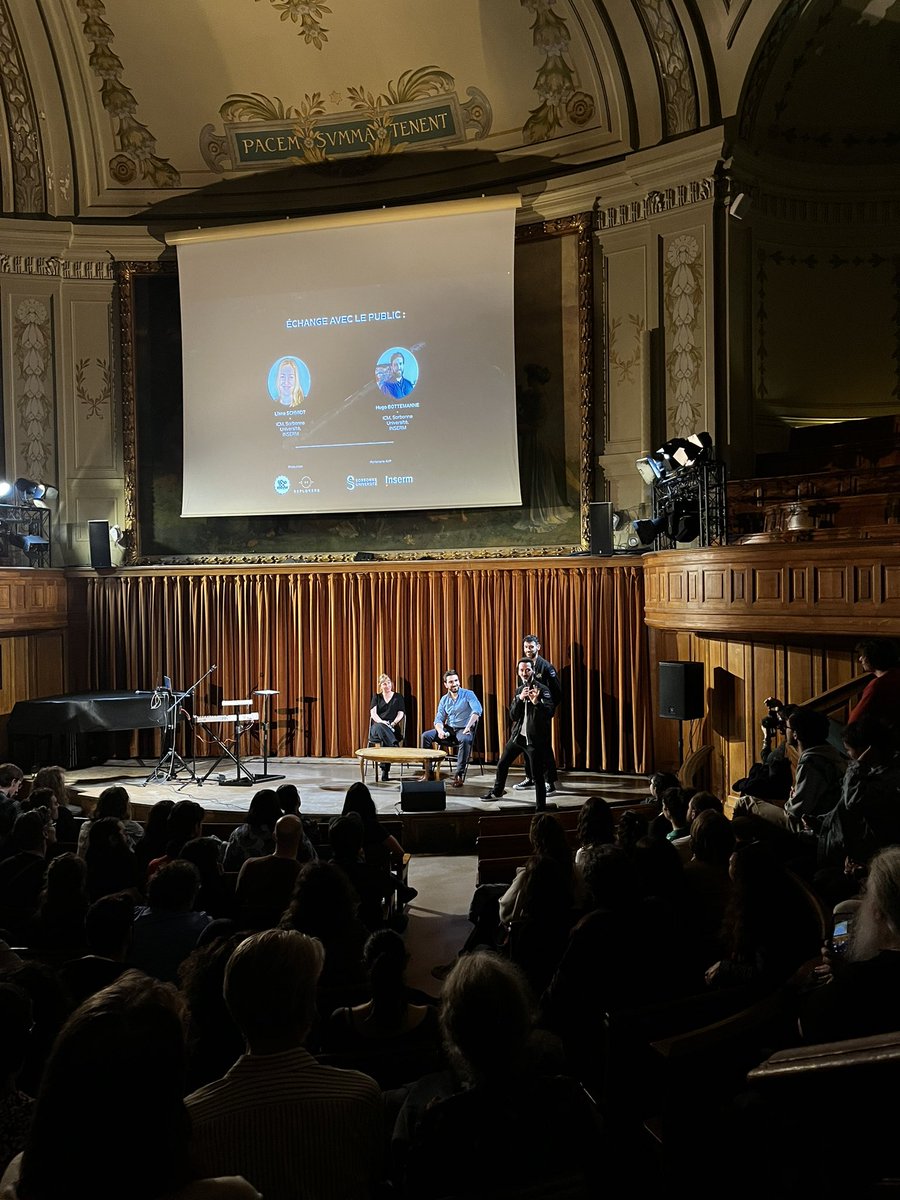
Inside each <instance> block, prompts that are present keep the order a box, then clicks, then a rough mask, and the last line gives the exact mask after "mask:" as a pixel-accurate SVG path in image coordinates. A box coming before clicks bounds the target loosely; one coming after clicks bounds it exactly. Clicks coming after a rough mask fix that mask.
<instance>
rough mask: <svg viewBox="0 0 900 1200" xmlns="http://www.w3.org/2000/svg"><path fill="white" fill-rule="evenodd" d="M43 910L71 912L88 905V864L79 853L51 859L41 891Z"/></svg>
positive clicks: (61, 855) (83, 908)
mask: <svg viewBox="0 0 900 1200" xmlns="http://www.w3.org/2000/svg"><path fill="white" fill-rule="evenodd" d="M40 906H41V910H42V911H43V912H49V911H51V910H52V911H55V912H63V913H65V912H71V911H73V910H74V911H77V910H78V909H80V910H81V911H82V912H84V910H85V907H86V906H87V865H86V864H85V861H84V859H83V858H79V857H78V855H77V854H71V853H66V854H58V855H57V856H56V858H53V859H51V860H50V864H49V865H48V867H47V878H46V879H45V881H44V890H43V892H42V893H41V905H40Z"/></svg>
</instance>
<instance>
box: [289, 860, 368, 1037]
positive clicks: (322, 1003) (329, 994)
mask: <svg viewBox="0 0 900 1200" xmlns="http://www.w3.org/2000/svg"><path fill="white" fill-rule="evenodd" d="M281 928H282V929H295V930H297V931H298V932H299V933H305V934H307V935H308V936H309V937H313V938H318V940H319V941H320V942H321V943H322V945H323V946H324V947H325V965H324V967H323V968H322V970H321V973H319V972H317V975H318V977H319V990H320V997H319V1009H320V1012H321V1015H322V1018H323V1020H324V1019H325V1018H327V1017H328V1016H330V1015H331V1013H332V1012H333V1011H334V1009H335V1008H338V1007H340V1005H342V1004H347V1003H355V1002H356V1000H357V999H362V996H361V995H360V992H361V990H362V989H363V988H364V985H365V978H366V977H365V970H364V968H363V961H362V955H363V947H364V946H365V944H366V937H367V933H366V928H365V926H364V925H363V924H362V922H361V921H360V920H359V918H358V917H357V916H356V896H355V895H354V892H353V889H352V888H351V886H350V884H349V883H348V881H347V877H346V875H344V873H343V871H341V870H340V869H339V868H338V867H335V866H332V864H331V863H326V862H321V861H319V862H314V863H304V864H303V866H302V867H301V868H300V874H299V875H298V876H297V882H296V884H295V886H294V894H293V896H292V897H291V902H290V904H289V906H288V908H287V911H286V912H285V914H284V916H283V917H282V918H281Z"/></svg>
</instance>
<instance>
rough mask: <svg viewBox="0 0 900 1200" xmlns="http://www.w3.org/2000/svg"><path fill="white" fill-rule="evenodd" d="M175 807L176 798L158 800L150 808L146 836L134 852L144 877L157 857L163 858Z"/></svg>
mask: <svg viewBox="0 0 900 1200" xmlns="http://www.w3.org/2000/svg"><path fill="white" fill-rule="evenodd" d="M174 807H175V801H174V800H157V802H156V803H155V804H154V805H153V807H152V808H151V809H150V813H149V815H148V816H147V822H146V825H145V826H144V836H143V837H142V838H141V840H140V841H139V842H138V844H137V846H136V847H135V850H134V854H135V857H136V858H137V860H138V863H139V864H140V867H141V871H142V878H145V877H146V874H147V868H148V867H149V866H150V863H151V862H153V860H154V859H155V858H162V856H163V855H164V854H165V852H166V845H167V843H168V841H169V834H168V821H169V813H170V812H171V811H172V809H173V808H174Z"/></svg>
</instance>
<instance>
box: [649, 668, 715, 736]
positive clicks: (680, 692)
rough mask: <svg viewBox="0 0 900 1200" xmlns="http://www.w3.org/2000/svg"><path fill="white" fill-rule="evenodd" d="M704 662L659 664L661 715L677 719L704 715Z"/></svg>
mask: <svg viewBox="0 0 900 1200" xmlns="http://www.w3.org/2000/svg"><path fill="white" fill-rule="evenodd" d="M703 699H704V697H703V663H695V662H661V663H660V664H659V715H660V716H661V717H673V718H674V719H675V720H676V721H693V720H696V718H697V717H702V716H703Z"/></svg>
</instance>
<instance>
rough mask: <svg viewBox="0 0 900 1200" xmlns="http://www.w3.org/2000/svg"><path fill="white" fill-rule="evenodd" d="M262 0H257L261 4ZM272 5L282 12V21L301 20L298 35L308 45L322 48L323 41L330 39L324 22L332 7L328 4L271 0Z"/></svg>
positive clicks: (314, 0)
mask: <svg viewBox="0 0 900 1200" xmlns="http://www.w3.org/2000/svg"><path fill="white" fill-rule="evenodd" d="M259 2H260V0H256V3H257V4H259ZM269 3H270V4H271V5H272V7H273V8H274V9H275V10H276V11H277V12H280V13H281V19H282V21H292V22H293V23H294V24H295V25H296V24H297V23H298V22H299V25H300V28H299V30H298V31H297V36H298V37H302V38H303V40H304V42H306V44H307V46H310V45H311V46H315V47H316V49H317V50H321V49H322V44H323V42H327V41H328V30H327V29H326V28H325V26H324V25H323V24H322V21H323V18H324V16H325V14H326V13H330V12H331V9H330V8H329V7H328V5H327V4H318V3H317V2H316V0H269Z"/></svg>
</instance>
